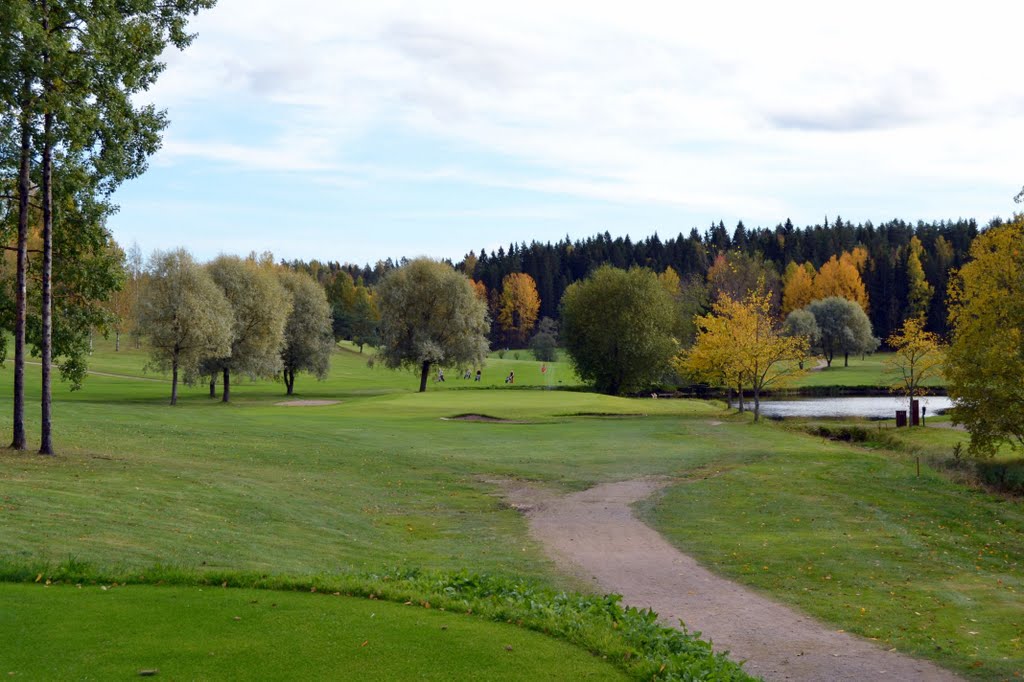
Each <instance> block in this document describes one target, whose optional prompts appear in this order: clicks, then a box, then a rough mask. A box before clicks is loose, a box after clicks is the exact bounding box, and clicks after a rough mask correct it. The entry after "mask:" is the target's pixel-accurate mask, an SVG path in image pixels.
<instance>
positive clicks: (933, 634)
mask: <svg viewBox="0 0 1024 682" xmlns="http://www.w3.org/2000/svg"><path fill="white" fill-rule="evenodd" d="M122 347H124V345H123V346H122ZM523 357H524V358H525V355H524V356H523ZM143 362H144V357H143V356H142V355H141V354H139V353H138V352H137V351H132V352H128V353H125V352H124V351H122V353H121V354H114V353H112V352H110V351H109V348H107V347H105V346H103V345H102V344H99V345H98V347H97V353H96V355H95V356H94V358H93V364H92V368H93V369H94V370H97V371H102V372H108V373H111V374H125V375H131V376H136V377H143V376H145V377H148V378H159V377H156V375H152V374H149V375H143V374H142V373H141V371H140V369H139V368H140V367H141V365H142V364H143ZM501 363H505V364H501ZM512 363H519V364H512ZM540 366H541V363H536V362H534V361H532V360H526V359H522V358H521V359H520V360H515V359H514V358H513V359H509V357H508V354H506V358H505V359H504V360H499V359H492V360H490V361H489V363H488V366H487V367H486V368H485V369H484V377H485V382H483V383H484V386H482V387H480V386H479V385H477V386H473V382H471V381H464V380H462V379H461V378H451V379H449V380H447V381H446V382H444V383H443V384H438V383H435V382H431V384H430V386H429V387H428V392H427V393H425V394H418V393H416V392H415V389H416V387H417V384H418V382H417V377H416V376H415V375H414V374H412V373H410V372H393V371H390V370H386V369H383V368H381V367H379V366H377V367H374V368H370V367H368V366H367V363H366V354H365V353H364V354H363V355H360V354H358V353H357V352H353V351H351V350H347V349H346V350H341V351H339V352H338V353H337V354H336V355H335V357H334V364H333V368H332V372H331V377H330V378H329V380H328V381H325V382H316V381H315V380H313V379H311V378H309V377H306V376H300V377H299V378H298V380H297V382H296V391H297V393H298V395H297V396H296V398H307V399H308V398H314V399H329V400H336V401H338V402H337V403H336V404H333V405H327V406H322V407H282V406H278V405H277V403H278V402H279V401H282V400H284V399H285V396H284V395H283V394H284V389H283V386H282V385H281V384H280V383H272V382H256V383H250V382H241V383H237V384H235V383H234V382H233V386H232V389H233V390H232V400H233V401H232V403H231V404H229V405H224V404H221V403H219V402H217V401H211V400H210V399H209V398H208V397H206V393H207V388H206V387H203V386H198V387H192V388H186V389H184V390H183V392H182V397H181V402H180V404H179V406H178V407H177V408H169V407H167V406H166V405H165V403H166V400H167V398H168V396H169V384H168V383H166V382H164V381H162V380H161V381H148V380H145V381H144V380H139V379H137V378H136V379H131V378H123V377H106V376H90V377H89V379H88V380H87V383H86V387H85V388H84V389H83V390H82V391H79V392H75V393H68V392H67V391H66V389H64V388H63V387H60V388H58V390H57V395H56V404H55V416H56V420H57V421H56V433H55V445H56V447H57V450H58V452H59V453H60V456H59V457H57V458H40V457H37V456H35V455H32V454H22V453H12V452H10V451H3V452H0V528H2V529H3V532H2V533H0V565H3V564H6V565H8V566H18V565H26V566H27V565H36V564H39V563H44V562H49V563H51V564H53V563H57V562H62V561H65V560H67V559H68V558H69V557H71V558H74V559H76V560H80V561H86V562H89V563H91V564H93V565H96V566H100V567H106V568H109V569H110V570H121V569H136V568H138V569H144V568H147V567H150V566H152V565H154V564H173V565H177V566H180V567H182V568H184V569H187V570H196V571H213V570H216V571H256V572H264V573H269V574H290V575H321V574H332V573H337V574H341V573H346V572H351V571H372V570H376V569H380V568H384V567H391V566H407V567H415V568H422V569H430V570H440V571H455V570H460V569H468V570H471V571H475V572H483V573H488V574H494V575H508V576H526V577H529V578H532V579H535V580H538V581H541V582H542V583H545V584H548V585H551V586H553V587H556V588H563V587H572V586H573V583H572V582H570V581H569V579H567V578H565V577H562V576H560V575H559V574H558V573H557V572H556V571H555V568H554V566H553V565H552V564H551V562H550V561H549V560H548V559H546V558H545V557H544V555H543V554H542V552H541V551H540V548H539V547H538V546H537V545H536V544H535V543H534V542H532V540H530V538H529V536H528V533H527V528H526V524H525V522H524V520H523V518H522V517H521V516H520V515H519V514H518V513H517V512H515V511H514V510H511V509H509V508H508V507H507V506H506V505H504V504H503V503H502V502H501V500H500V498H499V497H498V496H497V486H496V485H494V484H493V483H492V482H491V481H493V480H494V479H495V478H499V477H520V478H526V479H531V480H537V481H543V482H545V483H547V484H550V485H553V486H558V487H561V488H563V489H564V490H578V489H582V488H585V487H588V486H590V485H593V484H595V483H598V482H602V481H611V480H622V479H627V478H633V477H637V476H644V475H667V476H673V477H677V478H678V479H679V480H680V484H679V485H676V486H674V487H672V488H670V489H668V490H667V491H666V493H665V495H664V496H663V497H661V498H660V499H659V500H657V501H654V502H652V503H650V504H647V505H645V506H644V508H643V510H642V512H643V514H644V515H645V516H646V518H648V519H649V520H650V521H651V522H652V523H653V524H654V525H655V526H656V527H657V528H658V529H659V530H661V531H662V532H663V533H665V534H666V536H667V537H669V539H670V540H671V541H673V542H675V543H676V544H677V545H679V546H680V547H682V548H684V549H685V550H686V551H688V552H690V553H692V554H694V555H696V556H698V557H699V558H700V559H701V560H702V561H703V562H704V563H705V564H706V565H707V566H709V567H710V568H712V569H713V570H716V571H718V572H720V573H723V574H725V575H729V576H732V577H734V578H736V579H737V580H739V581H742V582H745V583H748V584H751V585H754V586H756V587H759V588H761V589H763V590H765V591H766V592H768V593H770V594H772V595H774V596H775V597H777V598H779V599H782V600H787V601H790V602H793V603H795V604H797V605H798V606H800V607H801V608H803V609H805V610H807V611H808V612H811V613H814V614H815V615H817V616H818V617H820V618H822V619H823V620H826V621H827V622H829V623H831V624H832V625H833V626H834V627H836V628H837V629H846V630H849V631H854V632H858V633H861V634H864V635H867V636H871V637H875V638H877V639H879V640H880V641H882V642H883V643H885V644H886V645H887V646H890V647H895V648H898V649H899V650H901V651H907V652H911V653H915V654H918V655H922V656H926V657H929V658H932V659H934V660H937V661H939V662H940V663H942V664H944V665H947V666H949V667H950V668H952V669H955V670H958V671H960V672H962V673H964V674H966V675H969V676H972V677H976V678H979V679H986V678H995V679H1002V678H1010V677H1012V676H1013V675H1014V674H1024V666H1022V664H1021V660H1022V659H1024V649H1022V644H1021V637H1022V634H1024V608H1022V606H1021V603H1022V601H1021V598H1020V595H1021V592H1022V591H1024V579H1022V570H1021V559H1022V558H1024V511H1022V507H1021V503H1020V502H1019V501H1015V502H1011V501H1007V500H1004V499H1002V498H998V497H994V496H990V495H986V494H984V493H981V492H978V491H976V490H972V489H968V488H966V487H963V486H959V485H956V484H954V483H952V482H950V481H949V480H948V479H947V478H945V477H944V476H941V475H939V474H936V473H934V472H931V471H930V470H925V471H923V472H922V477H921V478H920V479H917V478H915V477H914V475H913V458H912V457H911V456H910V455H908V454H907V453H905V452H903V453H901V452H882V451H870V450H866V449H864V448H856V447H851V446H848V445H844V444H838V443H833V442H829V441H823V440H822V439H820V438H815V437H810V436H807V435H804V434H802V433H797V432H794V431H791V430H789V429H787V428H785V427H783V426H779V425H777V424H770V423H766V424H759V425H754V424H750V423H749V422H748V421H747V420H745V419H740V418H737V417H734V416H731V415H726V414H725V413H723V411H722V408H721V406H720V405H719V404H716V403H705V402H699V401H683V400H650V399H645V400H639V399H619V398H609V397H605V396H598V395H594V394H589V393H583V392H576V391H545V390H530V389H531V387H532V388H533V389H539V388H540V387H543V386H546V385H547V382H548V377H547V373H544V374H542V373H541V372H540ZM554 366H555V367H554V371H556V372H558V373H559V374H558V375H560V376H563V377H565V376H567V375H568V374H569V373H571V370H569V369H568V367H567V366H562V365H561V363H554ZM509 368H515V373H516V378H517V379H516V386H515V387H508V386H505V385H504V384H503V377H504V376H505V375H507V373H508V371H509ZM550 369H551V366H549V370H550ZM822 374H824V373H822ZM556 376H557V375H556ZM30 380H31V381H32V382H35V381H36V378H35V373H32V376H31V377H30ZM10 381H11V373H10V369H9V367H8V368H6V369H4V370H2V371H0V387H2V388H0V412H2V411H6V410H9V406H10V398H9V393H10V392H9V390H4V389H6V388H7V387H9V386H10ZM566 381H568V380H566ZM572 381H573V383H575V378H574V377H573V378H572ZM474 388H477V389H478V390H472V389H474ZM36 391H37V385H36V384H35V383H32V384H31V385H30V387H29V395H30V398H29V399H30V401H31V400H33V398H35V397H36V396H35V394H34V392H36ZM36 413H37V410H35V409H34V405H33V404H32V403H30V412H29V414H30V416H31V417H32V420H34V419H35V417H36ZM466 413H474V414H485V415H491V416H495V417H501V418H505V419H510V420H514V421H516V422H521V423H483V422H464V421H457V420H452V419H450V418H451V417H454V416H456V415H460V414H466ZM610 414H614V415H632V416H633V417H634V418H607V417H605V416H602V415H610ZM32 420H30V424H29V434H30V438H31V436H32V435H34V434H35V433H37V425H36V424H35V423H34V421H32ZM936 430H937V429H936ZM951 435H953V432H949V434H945V435H943V436H942V438H947V437H949V436H951ZM956 435H960V436H963V435H964V434H956ZM9 437H10V431H9V425H8V424H4V428H3V429H2V430H0V439H9ZM936 447H938V446H936ZM131 589H136V588H135V587H133V588H131ZM229 592H231V591H230V590H228V591H226V592H225V593H229ZM918 614H920V615H918ZM140 666H141V663H140Z"/></svg>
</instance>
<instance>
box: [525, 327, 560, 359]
mask: <svg viewBox="0 0 1024 682" xmlns="http://www.w3.org/2000/svg"><path fill="white" fill-rule="evenodd" d="M530 352H531V353H533V357H534V358H536V359H537V360H538V361H540V362H554V361H555V360H557V359H558V322H556V321H555V320H552V319H551V318H550V317H542V318H541V320H540V322H538V323H537V333H536V334H534V335H533V338H532V339H530Z"/></svg>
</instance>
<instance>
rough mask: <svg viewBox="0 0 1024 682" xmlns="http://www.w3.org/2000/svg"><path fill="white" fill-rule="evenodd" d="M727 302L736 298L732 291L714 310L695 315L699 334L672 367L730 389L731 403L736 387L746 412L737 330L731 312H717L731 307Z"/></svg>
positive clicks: (698, 379)
mask: <svg viewBox="0 0 1024 682" xmlns="http://www.w3.org/2000/svg"><path fill="white" fill-rule="evenodd" d="M726 302H728V303H731V302H732V299H731V298H730V297H729V296H728V295H725V296H723V297H722V298H721V299H719V301H717V302H716V303H715V305H714V312H712V313H709V314H707V315H698V316H695V317H694V326H695V327H696V328H697V335H696V337H695V338H694V342H693V345H692V346H690V347H689V348H687V349H685V350H683V351H682V352H680V353H679V354H678V355H677V356H676V357H675V358H673V360H672V368H673V369H674V370H675V371H676V372H678V373H679V374H681V375H683V376H687V377H690V378H691V379H693V380H694V381H699V382H702V383H706V384H708V385H709V386H717V387H721V388H725V389H727V390H728V391H729V396H728V400H729V405H730V406H732V390H733V388H735V389H736V390H737V393H738V395H739V403H738V408H739V411H740V412H743V411H744V403H743V387H744V381H743V375H742V373H741V371H740V368H739V365H738V364H737V362H736V356H735V354H734V352H733V350H734V348H735V347H736V337H735V336H734V334H735V332H736V331H737V330H736V329H735V328H734V327H733V326H732V325H731V324H730V320H729V317H728V316H727V315H725V314H715V313H717V312H723V311H724V310H726V309H727V308H728V304H727V303H726Z"/></svg>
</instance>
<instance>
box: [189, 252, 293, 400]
mask: <svg viewBox="0 0 1024 682" xmlns="http://www.w3.org/2000/svg"><path fill="white" fill-rule="evenodd" d="M207 269H208V270H209V272H210V276H211V277H212V278H213V281H214V282H216V284H217V286H218V287H220V290H221V292H223V294H224V298H226V299H227V301H228V306H229V308H230V312H229V314H228V323H229V324H230V327H231V345H230V347H229V348H228V352H227V353H223V354H210V355H209V356H208V357H207V358H206V359H205V360H204V361H203V363H202V366H203V368H202V370H201V372H200V373H201V374H205V375H209V374H214V375H216V374H218V373H219V374H220V375H221V376H222V378H223V386H222V391H221V396H222V398H221V399H222V401H223V402H225V403H226V402H230V401H231V374H232V372H236V373H237V372H241V373H244V374H246V375H248V376H250V377H253V378H255V377H276V376H277V375H278V373H279V372H280V371H281V368H282V367H281V349H282V348H283V347H284V345H285V338H284V329H285V324H286V323H287V321H288V315H289V313H290V312H291V301H290V300H289V297H288V293H287V292H286V291H285V289H284V287H282V286H281V283H280V281H279V280H278V278H277V276H276V275H275V274H274V270H273V269H272V268H271V267H267V266H261V265H259V264H258V263H256V262H255V261H253V260H252V259H246V260H243V259H241V258H239V257H237V256H219V257H218V258H216V259H214V260H213V261H212V262H211V263H210V264H209V265H208V266H207Z"/></svg>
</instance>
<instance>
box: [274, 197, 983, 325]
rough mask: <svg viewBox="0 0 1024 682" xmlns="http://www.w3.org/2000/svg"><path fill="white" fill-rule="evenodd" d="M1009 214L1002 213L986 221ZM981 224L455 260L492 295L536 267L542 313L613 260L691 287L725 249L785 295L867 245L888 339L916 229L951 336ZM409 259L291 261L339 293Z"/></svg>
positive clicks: (570, 244) (713, 238)
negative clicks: (952, 286)
mask: <svg viewBox="0 0 1024 682" xmlns="http://www.w3.org/2000/svg"><path fill="white" fill-rule="evenodd" d="M1001 223H1002V221H1001V220H1000V219H994V220H992V221H990V223H988V225H987V226H986V227H992V226H996V225H999V224H1001ZM979 230H980V228H979V227H978V223H977V221H975V220H974V219H957V220H948V221H939V222H923V221H918V222H916V223H911V222H907V221H904V220H891V221H888V222H885V223H881V224H879V225H874V224H872V223H871V222H865V223H860V224H854V223H852V222H848V221H844V220H843V219H842V218H841V217H837V218H835V219H834V220H825V222H824V223H822V224H818V225H813V226H806V227H796V226H794V225H793V223H792V222H790V221H789V220H787V221H786V222H785V223H782V224H779V225H777V226H775V227H774V228H749V229H748V228H747V227H746V226H745V225H744V224H743V222H742V221H741V222H739V223H738V224H737V225H736V226H735V227H734V228H733V229H731V230H730V229H729V228H727V227H726V226H725V224H724V223H722V222H719V223H717V224H714V225H711V226H710V227H709V228H708V229H707V230H704V231H701V230H699V229H697V228H693V229H692V230H690V233H689V234H688V235H684V234H682V233H680V234H678V235H677V236H675V237H670V238H662V237H660V236H659V235H657V234H655V235H653V236H651V237H648V238H645V239H641V240H637V241H633V240H631V239H630V238H629V237H628V236H626V237H613V236H612V235H610V234H609V233H607V232H605V233H603V234H596V235H595V236H593V237H589V238H586V239H578V240H575V241H573V240H571V239H570V238H568V237H566V238H564V239H561V240H559V241H557V242H555V243H553V244H552V243H550V242H546V243H541V242H538V241H533V242H531V243H529V244H527V243H526V242H522V243H519V244H516V243H511V244H509V246H508V247H499V248H498V249H497V250H495V251H487V250H486V249H480V250H479V251H475V250H473V251H469V252H468V253H467V254H466V256H465V257H464V258H463V259H462V261H460V262H458V263H454V264H453V265H455V267H457V268H458V269H460V270H462V271H463V272H465V273H466V275H467V276H469V277H470V278H472V279H474V280H475V281H477V282H480V283H482V284H483V285H484V286H485V287H486V289H487V292H489V293H490V294H491V295H494V294H495V293H496V292H498V291H500V290H501V286H502V281H503V280H504V278H505V277H506V276H507V275H509V274H511V273H525V274H528V275H530V276H531V277H532V278H533V279H534V281H535V282H536V285H537V293H538V295H539V297H540V313H539V317H541V318H543V317H550V318H552V319H558V316H559V310H558V306H559V302H560V301H561V298H562V294H563V293H564V292H565V290H566V288H567V287H568V286H569V285H570V284H572V283H573V282H576V281H578V280H581V279H583V278H585V277H586V276H587V275H588V274H589V273H590V272H592V271H593V270H594V269H595V268H597V267H599V266H601V265H605V264H609V265H613V266H615V267H619V268H630V267H646V268H650V269H652V270H654V271H655V272H658V273H661V272H664V271H665V270H666V269H667V268H672V269H673V270H675V272H676V273H677V274H678V275H679V277H680V280H681V281H682V282H683V286H684V287H685V286H686V285H687V283H694V282H696V283H699V284H701V285H703V284H704V283H705V282H706V281H707V278H708V273H709V270H711V269H712V268H713V266H714V264H715V261H716V259H720V258H722V257H725V258H727V259H728V261H729V263H730V264H731V268H732V272H731V274H730V277H731V278H733V279H742V278H743V276H744V273H742V272H737V270H744V269H746V270H751V271H753V272H754V274H755V276H756V274H757V273H761V274H762V275H766V280H767V281H766V285H767V287H768V288H769V289H774V290H775V292H776V294H778V293H779V291H780V288H781V276H782V274H783V272H784V271H785V268H786V266H787V265H788V264H789V263H797V264H804V263H810V264H811V265H812V266H813V267H814V268H819V267H821V265H822V264H823V263H825V262H826V261H828V260H829V259H830V258H832V257H833V256H836V257H839V256H840V255H841V254H843V253H848V252H851V251H853V250H854V249H857V248H861V249H863V251H864V252H865V253H866V259H865V260H864V262H863V263H862V265H861V266H860V270H861V278H862V280H863V282H864V286H865V289H866V291H867V295H868V301H869V308H868V315H869V317H870V319H871V323H872V327H873V330H874V334H875V335H876V336H878V337H879V338H881V339H886V338H888V336H889V335H890V334H891V333H892V332H894V331H896V330H897V329H899V328H900V326H901V325H902V324H903V321H904V320H905V319H906V318H907V317H908V314H909V310H910V307H911V303H910V300H909V292H910V288H911V279H912V276H913V275H912V272H911V270H912V269H913V268H912V267H910V266H909V264H910V262H911V260H912V255H911V251H912V249H911V239H912V238H913V237H917V238H918V240H920V243H921V246H922V252H921V254H920V258H919V260H920V265H921V268H922V269H923V271H924V276H925V279H926V280H927V284H928V285H930V286H931V287H932V289H933V290H934V292H935V294H934V295H933V296H931V300H930V302H929V304H928V312H927V329H929V330H931V331H934V332H936V333H938V334H940V335H942V336H946V335H947V334H948V331H949V328H948V320H947V300H946V295H945V294H946V286H947V283H948V280H949V273H950V271H951V270H954V269H956V268H959V267H960V266H961V265H963V263H964V262H965V261H966V259H967V255H968V251H969V249H970V245H971V242H972V241H973V240H974V238H975V237H976V236H977V235H978V233H979ZM404 261H405V259H404V258H401V259H399V260H397V261H396V260H393V259H391V258H388V259H385V260H381V261H378V262H377V263H376V264H374V265H373V266H370V265H365V266H358V265H353V264H341V263H337V262H328V263H321V262H318V261H310V262H301V261H292V262H289V263H287V264H288V265H289V266H291V267H293V268H295V269H299V270H305V271H307V272H310V273H311V274H313V275H314V276H315V277H316V278H317V279H318V280H319V281H320V282H321V283H322V284H323V285H324V286H325V287H327V289H328V297H329V298H331V291H332V288H334V289H339V288H340V289H344V288H345V287H337V285H336V283H337V280H338V279H339V276H341V273H345V274H347V275H348V277H343V279H345V280H348V282H346V286H349V285H352V286H355V287H357V288H358V287H360V286H365V287H373V286H374V285H375V284H376V282H377V281H378V280H379V279H380V277H381V276H382V275H383V274H384V273H385V272H387V271H388V270H390V269H393V268H395V267H398V266H399V265H401V264H402V263H403V262H404ZM498 340H499V331H498V330H495V341H498Z"/></svg>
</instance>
